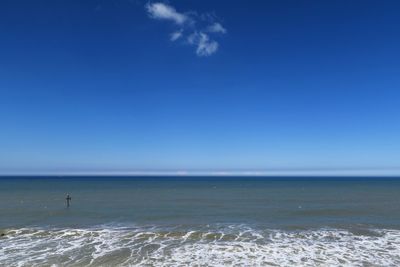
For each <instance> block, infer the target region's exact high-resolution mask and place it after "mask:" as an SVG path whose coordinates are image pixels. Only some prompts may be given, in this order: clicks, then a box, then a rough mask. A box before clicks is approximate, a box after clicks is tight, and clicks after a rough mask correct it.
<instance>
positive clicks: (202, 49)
mask: <svg viewBox="0 0 400 267" xmlns="http://www.w3.org/2000/svg"><path fill="white" fill-rule="evenodd" d="M187 40H188V43H189V44H191V45H195V46H196V54H197V55H198V56H201V57H203V56H211V55H212V54H214V53H215V52H217V50H218V46H219V44H218V43H217V42H216V41H214V40H211V39H210V37H209V36H208V35H207V34H205V33H203V32H200V33H193V34H191V35H189V37H188V39H187Z"/></svg>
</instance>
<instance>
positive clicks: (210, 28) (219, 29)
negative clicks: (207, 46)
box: [207, 22, 226, 33]
mask: <svg viewBox="0 0 400 267" xmlns="http://www.w3.org/2000/svg"><path fill="white" fill-rule="evenodd" d="M207 30H208V31H209V32H214V33H226V29H225V28H224V27H223V26H222V25H221V23H218V22H215V23H214V24H212V25H210V26H208V28H207Z"/></svg>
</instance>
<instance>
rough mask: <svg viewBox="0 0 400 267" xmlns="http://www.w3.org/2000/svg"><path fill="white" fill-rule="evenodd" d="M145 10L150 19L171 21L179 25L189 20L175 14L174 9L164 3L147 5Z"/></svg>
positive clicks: (182, 15) (180, 14)
mask: <svg viewBox="0 0 400 267" xmlns="http://www.w3.org/2000/svg"><path fill="white" fill-rule="evenodd" d="M146 9H147V12H148V13H149V16H150V17H151V18H154V19H161V20H171V21H173V22H175V23H176V24H179V25H181V24H183V23H185V22H186V21H188V19H189V18H188V16H186V15H185V14H182V13H179V12H177V11H176V10H175V8H174V7H172V6H169V5H167V4H164V3H148V4H147V5H146Z"/></svg>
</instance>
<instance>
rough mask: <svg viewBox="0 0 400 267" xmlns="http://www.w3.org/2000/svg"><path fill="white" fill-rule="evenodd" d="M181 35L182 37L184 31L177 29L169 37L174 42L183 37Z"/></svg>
mask: <svg viewBox="0 0 400 267" xmlns="http://www.w3.org/2000/svg"><path fill="white" fill-rule="evenodd" d="M181 37H182V31H181V30H180V31H176V32H173V33H171V35H170V38H169V39H170V40H171V41H172V42H174V41H176V40H178V39H179V38H181Z"/></svg>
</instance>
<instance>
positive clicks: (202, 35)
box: [146, 2, 227, 57]
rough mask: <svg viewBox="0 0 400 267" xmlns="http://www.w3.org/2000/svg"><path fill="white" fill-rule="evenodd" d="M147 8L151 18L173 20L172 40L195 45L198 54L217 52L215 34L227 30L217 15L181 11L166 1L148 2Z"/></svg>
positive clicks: (217, 46)
mask: <svg viewBox="0 0 400 267" xmlns="http://www.w3.org/2000/svg"><path fill="white" fill-rule="evenodd" d="M146 10H147V12H148V15H149V17H150V18H153V19H158V20H166V21H171V22H174V24H176V26H175V27H176V29H175V31H174V32H172V33H171V34H170V37H169V39H170V41H171V42H175V41H178V40H182V42H183V43H184V44H187V45H191V46H194V47H195V49H196V50H195V51H196V54H197V55H198V56H201V57H204V56H210V55H212V54H214V53H216V52H217V50H218V48H219V43H218V42H217V41H216V40H214V38H212V37H213V35H216V34H225V33H226V32H227V30H226V29H225V28H224V27H223V26H222V25H221V23H219V22H216V20H217V17H216V16H215V15H213V16H211V15H209V14H200V15H199V14H198V13H196V12H193V11H191V12H186V13H180V12H178V11H176V9H175V8H174V7H173V6H170V5H168V4H165V3H161V2H157V3H148V4H147V5H146Z"/></svg>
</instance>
